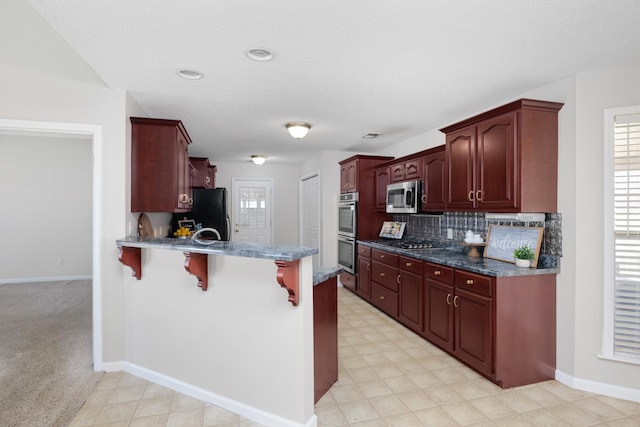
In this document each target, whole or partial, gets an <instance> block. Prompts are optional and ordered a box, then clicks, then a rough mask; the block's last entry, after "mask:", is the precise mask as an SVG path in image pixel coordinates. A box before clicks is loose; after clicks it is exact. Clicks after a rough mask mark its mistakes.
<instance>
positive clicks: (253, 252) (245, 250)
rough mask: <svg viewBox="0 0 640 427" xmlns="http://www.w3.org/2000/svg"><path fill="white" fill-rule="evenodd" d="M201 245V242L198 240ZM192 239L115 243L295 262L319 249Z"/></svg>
mask: <svg viewBox="0 0 640 427" xmlns="http://www.w3.org/2000/svg"><path fill="white" fill-rule="evenodd" d="M200 242H202V241H200ZM200 242H199V241H194V240H191V239H177V238H171V237H125V238H122V239H118V240H116V244H117V245H118V246H129V247H134V248H143V249H144V248H158V249H168V250H174V251H183V252H195V253H201V254H208V255H230V256H241V257H247V258H266V259H273V260H277V261H295V260H297V259H302V258H304V257H307V256H311V255H314V254H317V253H318V248H307V247H302V246H287V245H264V244H259V243H240V242H226V241H220V240H211V241H206V243H200Z"/></svg>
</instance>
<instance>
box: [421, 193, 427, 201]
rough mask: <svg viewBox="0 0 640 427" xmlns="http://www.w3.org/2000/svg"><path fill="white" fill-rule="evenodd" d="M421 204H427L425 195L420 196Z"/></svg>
mask: <svg viewBox="0 0 640 427" xmlns="http://www.w3.org/2000/svg"><path fill="white" fill-rule="evenodd" d="M422 203H427V195H426V194H423V195H422Z"/></svg>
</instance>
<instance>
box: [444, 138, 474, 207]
mask: <svg viewBox="0 0 640 427" xmlns="http://www.w3.org/2000/svg"><path fill="white" fill-rule="evenodd" d="M475 146H476V131H475V127H468V128H464V129H460V130H458V131H456V132H452V133H450V134H447V138H446V144H445V150H446V159H447V162H446V165H445V167H446V174H447V199H446V200H447V208H448V209H473V208H475V180H474V179H475V178H474V177H475V163H476V162H475Z"/></svg>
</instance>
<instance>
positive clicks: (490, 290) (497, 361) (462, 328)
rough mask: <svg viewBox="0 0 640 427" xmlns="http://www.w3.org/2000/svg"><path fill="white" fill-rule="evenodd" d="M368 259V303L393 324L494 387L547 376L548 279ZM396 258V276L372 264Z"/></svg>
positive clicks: (550, 348)
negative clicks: (409, 332) (369, 271)
mask: <svg viewBox="0 0 640 427" xmlns="http://www.w3.org/2000/svg"><path fill="white" fill-rule="evenodd" d="M371 258H372V261H371V263H372V271H371V280H370V286H371V298H370V303H371V304H372V305H374V306H375V307H377V308H379V309H380V310H381V311H383V312H385V313H386V314H388V315H389V316H391V317H393V318H395V319H396V320H397V321H398V322H400V323H402V324H403V325H405V326H407V327H408V328H410V329H412V330H413V331H414V332H417V333H418V334H420V335H421V336H422V337H424V338H426V339H427V340H428V341H430V342H431V343H433V344H435V345H437V346H438V347H440V348H441V349H443V350H445V351H446V352H447V353H449V354H450V355H452V356H453V357H455V358H457V359H458V360H460V361H461V362H463V363H465V364H466V365H468V366H469V367H471V368H473V369H474V370H476V371H477V372H478V373H480V374H482V375H483V376H485V377H486V378H488V379H490V380H491V381H493V382H494V383H496V384H497V385H499V386H500V387H502V388H510V387H517V386H522V385H526V384H532V383H536V382H540V381H546V380H549V379H553V378H554V377H555V366H556V346H555V341H556V314H555V310H556V299H555V298H556V289H555V288H556V276H555V274H545V275H532V276H516V277H489V276H484V275H481V274H476V273H471V272H468V271H465V270H460V269H456V268H452V267H447V266H443V265H439V264H434V263H430V262H423V261H420V260H412V259H411V258H407V257H403V256H398V255H395V254H391V253H388V254H386V253H384V251H379V250H375V249H374V250H372V255H371ZM398 258H399V263H398V268H397V269H396V270H392V269H391V268H390V267H391V266H390V265H388V264H385V265H381V264H380V261H381V260H383V261H384V262H385V263H389V260H394V261H393V262H395V259H398ZM376 260H378V261H376ZM421 263H423V264H424V271H423V273H422V275H419V274H417V271H422V270H420V269H421V268H422V264H421ZM408 264H411V266H408ZM394 265H395V264H394ZM418 265H420V267H417V266H418ZM403 268H404V270H403ZM412 268H413V269H414V270H413V271H411V269H412ZM419 268H420V269H419ZM396 272H397V273H396ZM394 274H396V276H395V280H391V279H392V277H390V276H393V275H394ZM378 282H379V283H378Z"/></svg>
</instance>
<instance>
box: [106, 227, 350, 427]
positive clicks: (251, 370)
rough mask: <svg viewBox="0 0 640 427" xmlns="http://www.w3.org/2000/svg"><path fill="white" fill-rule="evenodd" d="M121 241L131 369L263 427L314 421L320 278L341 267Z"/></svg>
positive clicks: (182, 244) (248, 251) (278, 250)
mask: <svg viewBox="0 0 640 427" xmlns="http://www.w3.org/2000/svg"><path fill="white" fill-rule="evenodd" d="M116 244H117V245H118V247H119V248H120V250H121V260H122V261H123V263H124V264H125V265H129V266H131V265H133V275H132V276H131V277H130V278H129V279H128V280H126V283H125V289H124V293H125V295H124V300H125V308H124V310H125V313H124V319H125V321H124V324H123V328H124V330H125V343H124V347H125V355H126V356H125V361H123V365H124V367H123V369H124V370H126V371H128V372H130V373H132V374H134V375H137V376H140V377H142V378H145V379H147V380H149V381H153V382H155V383H158V384H161V385H164V386H167V387H170V388H172V389H174V390H178V391H180V392H183V393H185V394H188V395H191V396H193V397H196V398H198V399H201V400H205V401H207V402H210V403H213V404H216V405H218V406H221V407H223V408H226V409H228V410H231V411H233V412H236V413H238V414H241V415H243V416H246V417H247V418H250V419H253V420H255V421H257V422H260V423H262V424H266V425H282V426H297V425H299V426H312V425H315V424H316V418H315V415H314V414H313V412H314V354H313V352H314V334H313V330H314V328H313V305H314V304H313V291H314V284H315V283H314V280H316V281H326V280H328V279H330V278H334V280H335V276H336V275H337V274H338V273H339V271H340V270H339V269H322V270H320V271H319V272H318V274H314V271H313V267H312V258H311V256H312V255H313V254H315V253H317V249H316V248H304V247H293V246H277V245H258V244H247V243H233V242H220V241H216V242H207V243H198V242H197V241H192V240H191V239H185V240H181V239H170V238H138V237H129V238H124V239H120V240H117V242H116ZM132 259H133V261H131V260H132ZM193 259H198V261H196V262H195V265H196V267H195V268H194V267H193V265H194V264H192V263H193V262H194V261H193ZM183 266H184V267H183ZM203 268H204V272H203V270H202V269H203ZM185 269H186V270H187V271H188V272H191V273H192V274H194V275H195V276H196V278H197V280H196V278H194V276H193V275H191V274H188V273H187V272H185ZM205 276H206V277H205ZM203 279H205V283H207V286H206V287H204V286H201V284H202V282H203ZM196 284H198V286H196ZM281 286H282V287H284V288H285V289H282V288H281ZM205 289H206V292H204V290H205ZM276 383H277V384H280V385H281V386H280V387H279V388H278V389H279V390H281V392H280V393H273V384H276Z"/></svg>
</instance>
